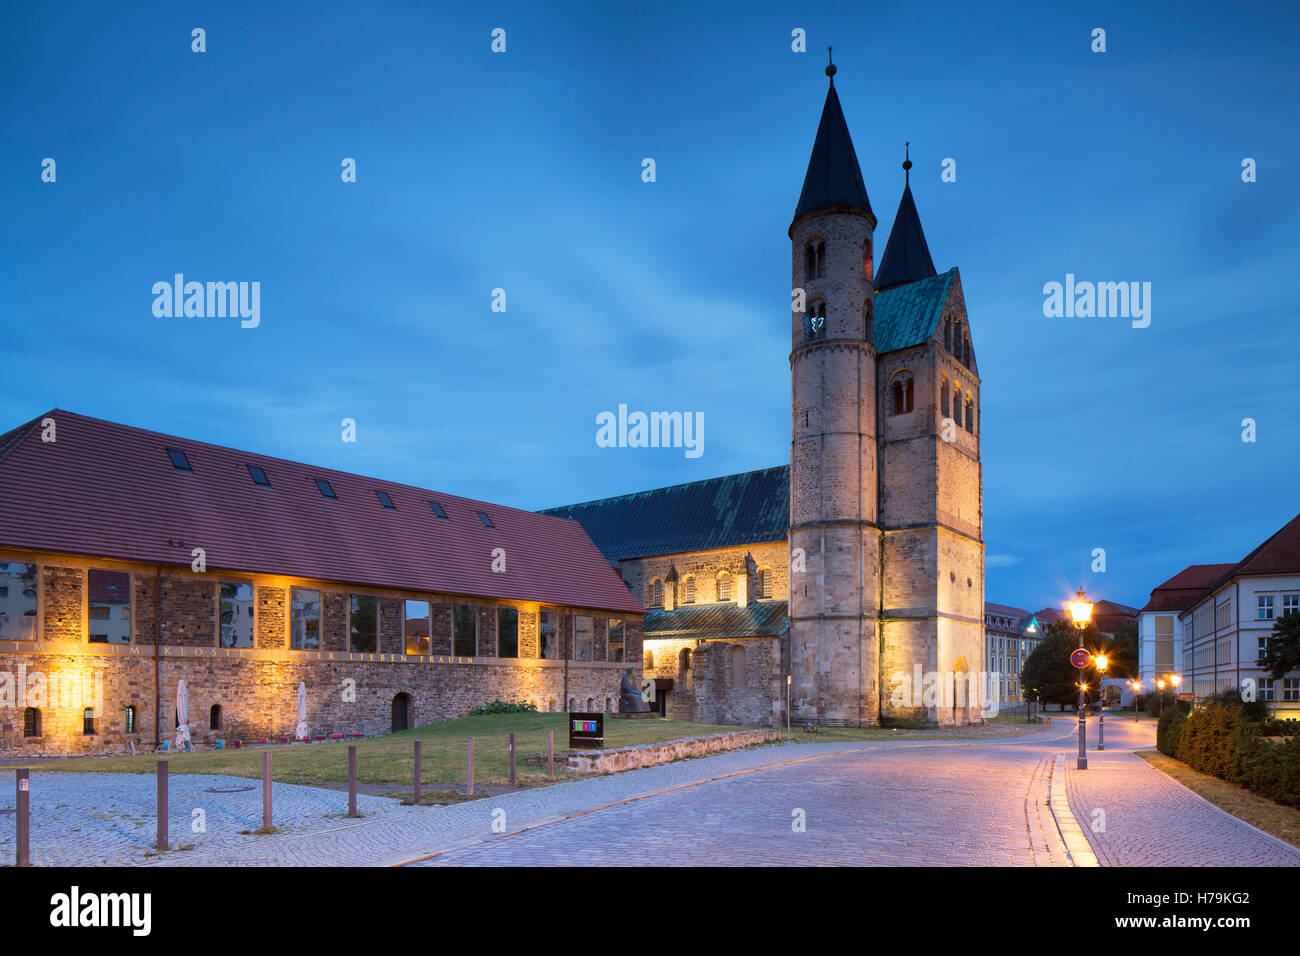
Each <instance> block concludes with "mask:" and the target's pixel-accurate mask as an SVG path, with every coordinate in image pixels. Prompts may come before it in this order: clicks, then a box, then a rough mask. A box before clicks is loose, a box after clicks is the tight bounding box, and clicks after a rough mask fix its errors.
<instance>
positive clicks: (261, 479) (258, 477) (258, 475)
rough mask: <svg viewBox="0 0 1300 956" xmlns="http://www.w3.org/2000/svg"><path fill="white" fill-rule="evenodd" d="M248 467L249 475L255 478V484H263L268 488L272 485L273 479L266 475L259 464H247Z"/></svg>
mask: <svg viewBox="0 0 1300 956" xmlns="http://www.w3.org/2000/svg"><path fill="white" fill-rule="evenodd" d="M244 467H245V468H247V469H248V476H249V477H250V478H252V479H253V484H255V485H262V486H264V487H266V488H270V487H271V479H270V478H268V477H266V472H265V471H263V470H262V469H261V467H259V466H258V465H245V466H244Z"/></svg>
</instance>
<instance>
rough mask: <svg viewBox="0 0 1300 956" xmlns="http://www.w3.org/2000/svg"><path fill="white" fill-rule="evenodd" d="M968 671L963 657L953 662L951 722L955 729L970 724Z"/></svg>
mask: <svg viewBox="0 0 1300 956" xmlns="http://www.w3.org/2000/svg"><path fill="white" fill-rule="evenodd" d="M969 670H970V668H969V667H968V666H967V664H966V658H965V657H958V658H957V660H955V661H953V665H952V677H953V688H952V690H953V697H952V722H953V726H956V727H962V726H964V725H966V724H969V723H970V706H971V700H970V696H971V686H970V681H969V679H968V675H967V671H969Z"/></svg>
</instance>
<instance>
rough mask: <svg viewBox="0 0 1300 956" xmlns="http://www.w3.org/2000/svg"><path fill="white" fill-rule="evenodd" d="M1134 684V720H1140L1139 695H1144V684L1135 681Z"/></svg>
mask: <svg viewBox="0 0 1300 956" xmlns="http://www.w3.org/2000/svg"><path fill="white" fill-rule="evenodd" d="M1132 683H1133V719H1134V720H1137V719H1138V694H1140V693H1142V682H1141V681H1140V680H1135V681H1133V682H1132Z"/></svg>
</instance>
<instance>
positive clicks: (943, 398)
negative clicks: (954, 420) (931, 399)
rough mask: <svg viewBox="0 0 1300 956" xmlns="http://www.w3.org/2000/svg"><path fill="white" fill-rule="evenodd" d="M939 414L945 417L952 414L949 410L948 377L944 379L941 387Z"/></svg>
mask: <svg viewBox="0 0 1300 956" xmlns="http://www.w3.org/2000/svg"><path fill="white" fill-rule="evenodd" d="M939 414H941V415H942V416H943V417H944V418H947V417H949V416H950V415H951V414H952V412H951V411H950V410H949V404H948V379H947V378H946V377H945V378H944V380H943V385H942V386H941V387H940V389H939Z"/></svg>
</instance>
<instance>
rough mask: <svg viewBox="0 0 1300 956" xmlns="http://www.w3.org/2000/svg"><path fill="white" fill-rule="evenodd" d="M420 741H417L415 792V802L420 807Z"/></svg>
mask: <svg viewBox="0 0 1300 956" xmlns="http://www.w3.org/2000/svg"><path fill="white" fill-rule="evenodd" d="M420 777H421V772H420V741H418V740H417V741H416V742H415V794H414V797H413V799H414V802H415V805H416V806H417V807H418V806H419V805H420Z"/></svg>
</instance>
